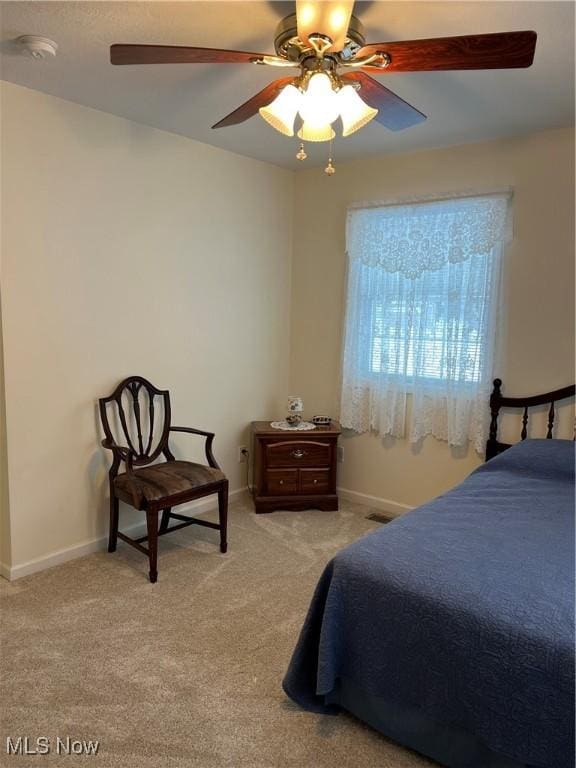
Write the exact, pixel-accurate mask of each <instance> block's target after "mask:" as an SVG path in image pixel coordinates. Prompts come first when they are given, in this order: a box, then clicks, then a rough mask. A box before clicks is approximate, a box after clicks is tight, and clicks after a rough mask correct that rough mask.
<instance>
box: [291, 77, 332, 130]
mask: <svg viewBox="0 0 576 768" xmlns="http://www.w3.org/2000/svg"><path fill="white" fill-rule="evenodd" d="M299 112H300V117H301V118H302V120H304V122H305V123H309V124H310V125H326V123H333V122H334V121H335V120H337V119H338V116H339V114H340V105H339V104H338V97H337V95H336V93H335V91H334V89H333V88H332V80H331V79H330V78H329V77H328V75H327V74H326V73H325V72H316V74H314V75H312V77H311V78H310V81H309V82H308V87H307V88H306V91H305V93H304V95H303V97H302V102H301V104H300V109H299Z"/></svg>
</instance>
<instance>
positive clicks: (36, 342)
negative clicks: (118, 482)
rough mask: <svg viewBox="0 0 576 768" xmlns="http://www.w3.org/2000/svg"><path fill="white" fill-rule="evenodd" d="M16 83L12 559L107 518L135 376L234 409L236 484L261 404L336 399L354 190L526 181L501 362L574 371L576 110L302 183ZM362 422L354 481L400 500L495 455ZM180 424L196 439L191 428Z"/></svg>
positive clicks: (368, 491)
mask: <svg viewBox="0 0 576 768" xmlns="http://www.w3.org/2000/svg"><path fill="white" fill-rule="evenodd" d="M1 98H2V104H1V106H2V122H1V128H2V193H3V199H2V263H1V267H0V278H1V300H2V305H3V306H2V311H3V333H4V360H5V371H4V373H5V379H6V381H5V391H6V422H7V435H8V442H9V445H10V455H9V459H8V465H6V450H5V449H6V446H5V440H4V430H3V415H4V414H3V411H2V407H1V406H2V403H1V402H0V513H1V514H0V523H2V534H4V535H3V536H2V544H1V545H0V562H1V563H4V565H9V564H10V544H11V556H12V566H13V567H14V568H15V569H16V570H17V571H18V569H20V571H22V567H23V566H24V567H26V564H27V563H30V562H31V561H34V560H37V559H38V560H41V559H42V558H45V557H47V556H50V555H53V554H54V553H55V552H58V551H61V550H66V549H68V548H71V549H74V548H76V547H78V546H80V545H83V544H85V543H87V542H94V541H95V540H97V539H98V538H99V537H101V536H102V535H103V534H104V533H105V530H106V527H107V520H106V518H107V506H106V471H107V460H106V457H105V456H104V453H103V451H102V450H101V449H100V448H99V447H98V444H97V442H96V438H97V437H99V436H100V433H99V423H98V417H97V411H96V400H97V397H98V396H100V395H102V394H104V393H107V392H109V391H110V390H111V388H112V387H113V386H114V385H115V383H116V382H117V381H118V380H119V379H120V378H121V377H123V376H126V375H129V374H131V373H134V372H139V373H141V374H143V375H145V376H147V377H148V378H150V379H151V380H153V381H154V382H156V383H158V385H160V386H162V387H168V388H170V389H171V391H172V395H173V413H174V421H175V422H179V423H181V424H188V425H196V426H200V427H205V428H209V429H213V430H214V431H216V433H217V439H216V445H215V448H216V453H217V456H218V458H219V459H220V460H221V463H222V464H223V467H224V469H225V470H226V472H227V473H228V475H229V477H230V480H231V488H232V489H238V488H241V487H243V486H244V485H245V479H244V474H243V471H244V465H239V464H238V462H237V449H238V446H239V445H240V444H247V443H248V435H247V423H248V422H249V421H250V420H251V419H254V418H266V417H271V416H275V415H278V414H279V413H282V412H283V408H284V398H285V397H286V394H287V391H288V387H287V384H288V382H290V386H289V388H290V390H291V392H294V393H296V394H300V395H302V396H303V397H304V400H305V405H306V412H307V413H308V414H311V413H313V412H328V413H330V414H337V412H338V395H339V367H340V344H341V331H342V318H343V297H344V289H345V266H346V265H345V257H344V247H345V243H344V233H345V216H346V207H347V205H348V204H349V203H350V202H352V201H358V200H391V199H394V198H403V197H409V196H418V195H430V194H431V195H434V194H439V195H441V194H446V193H451V192H456V193H457V192H460V191H471V190H478V191H483V190H490V189H493V188H501V187H504V186H512V187H514V190H515V203H514V214H515V241H514V244H513V246H512V247H511V248H510V250H509V252H508V255H507V262H506V291H505V301H504V306H505V308H506V312H505V323H504V324H503V326H502V336H503V341H504V345H505V356H504V360H503V362H502V364H501V365H500V366H499V368H498V372H499V373H500V374H501V375H502V377H503V379H504V381H505V384H506V388H507V391H508V392H513V393H517V394H522V393H532V392H534V391H538V390H545V389H551V388H554V387H557V386H562V385H564V384H566V383H568V382H571V381H572V379H573V372H574V358H573V304H574V294H573V284H574V281H573V257H572V253H573V239H574V224H573V205H574V192H573V172H574V168H573V138H572V132H571V131H570V130H558V131H550V132H546V133H542V134H539V135H534V136H530V137H526V138H521V139H515V140H508V141H499V142H492V143H486V144H478V145H468V146H462V147H453V148H449V149H443V150H435V151H427V152H420V153H414V154H410V155H396V156H383V157H380V158H375V159H370V160H367V161H364V162H361V163H359V162H357V163H354V164H350V165H343V166H339V167H338V169H337V173H336V175H335V176H334V177H333V178H327V177H326V176H325V175H324V174H323V173H322V171H321V169H318V168H315V169H310V170H307V171H303V172H300V173H298V174H297V175H296V178H295V181H296V184H295V185H294V175H293V174H291V173H290V172H287V171H282V170H279V169H277V168H274V167H271V166H268V165H266V164H263V163H259V162H256V161H253V160H249V159H246V158H242V157H239V156H237V155H234V154H231V153H227V152H224V151H222V150H218V149H215V148H213V147H209V146H206V145H202V144H199V143H197V142H194V141H190V140H188V139H185V138H182V137H178V136H175V135H172V134H168V133H164V132H161V131H157V130H153V129H150V128H146V127H144V126H141V125H138V124H135V123H131V122H129V121H126V120H123V119H121V118H117V117H114V116H112V115H108V114H104V113H101V112H97V111H95V110H91V109H87V108H85V107H81V106H78V105H76V104H73V103H70V102H66V101H62V100H59V99H55V98H53V97H50V96H46V95H43V94H40V93H38V92H34V91H30V90H27V89H24V88H21V87H18V86H14V85H10V84H3V85H2V91H1ZM293 212H294V226H293V222H292V213H293ZM291 281H292V295H291V296H290V284H291ZM1 374H2V368H1V366H0V376H1ZM0 383H1V382H0ZM569 421H570V420H566V422H565V425H564V426H563V430H564V431H563V432H562V434H565V435H566V436H568V435H569V434H570V428H571V424H570V426H567V425H568V423H569ZM342 444H343V446H344V463H343V464H342V465H341V468H340V469H341V472H340V485H341V486H343V487H344V488H347V489H350V490H352V491H355V492H357V493H360V494H365V495H368V496H374V497H377V498H380V499H385V500H389V501H391V502H394V504H400V505H402V504H404V505H415V504H418V503H420V502H422V501H425V500H426V499H429V498H430V497H432V496H434V495H436V494H438V493H440V492H442V491H443V490H445V489H447V488H449V487H450V486H452V485H454V484H455V483H457V482H458V481H459V480H460V479H462V477H464V476H465V475H466V474H467V473H468V472H469V471H470V470H471V469H472V468H474V467H475V466H477V464H478V463H479V459H478V457H477V456H476V455H474V454H473V452H467V453H465V454H464V455H456V454H454V453H453V452H451V451H450V450H449V449H448V447H447V446H446V445H445V444H444V443H441V442H438V441H436V440H434V439H433V438H427V439H426V440H425V441H424V443H423V445H422V446H421V447H420V448H418V449H415V448H413V447H411V446H410V445H409V444H408V443H407V441H405V440H385V441H383V440H382V439H381V438H379V437H377V436H374V435H360V436H346V437H345V438H344V439H343V441H342ZM176 445H177V450H178V452H179V453H180V454H181V455H184V454H186V455H190V451H191V450H192V442H191V440H190V439H186V438H184V439H182V440H180V441H179V442H178V443H177V444H176ZM192 455H193V456H197V457H198V458H200V456H201V453H200V452H199V446H198V450H194V452H193V453H192ZM6 479H8V480H9V485H10V513H11V518H9V515H8V485H7V483H6ZM394 504H392V507H394ZM133 519H134V518H133V517H129V516H128V519H127V522H131V521H133ZM10 528H11V530H10ZM10 534H11V538H10Z"/></svg>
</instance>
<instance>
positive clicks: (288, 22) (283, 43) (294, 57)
mask: <svg viewBox="0 0 576 768" xmlns="http://www.w3.org/2000/svg"><path fill="white" fill-rule="evenodd" d="M365 42H366V39H365V37H364V27H363V26H362V23H361V22H360V19H358V18H357V17H356V16H352V17H351V18H350V26H349V27H348V33H347V37H346V45H345V46H344V48H343V49H342V50H341V51H338V52H337V53H336V52H335V53H329V54H328V55H329V56H332V57H334V58H337V59H338V60H342V61H348V60H349V59H351V58H352V57H354V56H355V55H356V54H357V53H358V51H359V50H360V49H361V48H362V47H363V46H364V44H365ZM274 48H275V50H276V53H277V55H278V56H280V57H281V58H283V59H288V60H289V61H294V62H296V63H298V62H300V61H301V60H302V59H303V58H306V55H311V56H314V55H315V53H314V49H313V48H311V47H310V46H307V45H305V44H304V43H303V42H302V41H301V40H300V38H299V37H298V28H297V19H296V14H295V13H292V14H291V15H290V16H286V18H284V19H282V21H281V22H280V23H279V24H278V26H277V28H276V34H275V36H274Z"/></svg>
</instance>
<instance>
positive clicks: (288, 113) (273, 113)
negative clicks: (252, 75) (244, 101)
mask: <svg viewBox="0 0 576 768" xmlns="http://www.w3.org/2000/svg"><path fill="white" fill-rule="evenodd" d="M301 102H302V94H301V93H300V91H299V90H298V88H296V87H295V86H293V85H286V86H284V88H283V89H282V90H281V91H280V93H279V94H278V96H276V98H275V99H274V101H272V102H271V103H270V104H268V105H267V106H266V107H260V109H259V110H258V112H259V113H260V116H261V117H263V118H264V120H266V122H267V123H269V125H271V126H272V128H275V129H276V130H277V131H279V132H280V133H283V134H284V136H294V120H295V119H296V115H297V114H298V110H299V109H300V104H301Z"/></svg>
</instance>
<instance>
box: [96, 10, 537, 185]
mask: <svg viewBox="0 0 576 768" xmlns="http://www.w3.org/2000/svg"><path fill="white" fill-rule="evenodd" d="M353 6H354V0H336V1H335V2H326V1H324V0H322V1H319V0H297V2H296V13H295V14H291V15H290V16H287V17H286V18H285V19H283V20H282V21H281V22H280V24H279V25H278V27H277V29H276V34H275V38H274V48H275V51H276V54H275V55H270V54H262V53H249V52H246V51H229V50H221V49H218V48H191V47H187V46H172V45H137V44H136V45H134V44H124V43H121V44H115V45H112V46H111V47H110V60H111V62H112V64H259V65H262V66H269V67H278V68H284V67H286V68H288V67H293V68H296V69H298V70H299V73H298V74H297V75H296V76H291V77H281V78H279V79H277V80H274V81H272V82H271V83H269V84H268V85H267V86H266V87H265V88H263V89H262V90H261V91H260V92H259V93H257V94H256V95H255V96H252V98H251V99H249V100H248V101H246V102H244V104H242V105H240V106H239V107H238V108H237V109H235V110H234V111H233V112H231V113H230V114H229V115H227V116H226V117H224V118H222V120H220V121H218V122H217V123H216V124H215V125H213V126H212V128H223V127H224V126H229V125H236V124H238V123H242V122H244V121H245V120H248V119H249V118H250V117H252V116H253V115H255V114H256V113H258V112H259V113H260V115H261V116H262V117H263V118H264V119H265V120H266V121H267V122H268V123H270V125H272V126H273V127H274V128H276V130H278V131H280V132H281V133H283V134H285V135H287V136H293V135H294V124H295V121H296V118H297V116H298V115H299V116H300V118H301V121H302V122H301V125H300V127H299V129H298V131H297V135H298V137H299V138H300V139H301V140H302V142H304V141H332V139H333V138H334V136H335V132H334V128H333V123H335V122H336V120H337V119H338V118H340V119H341V121H342V134H343V136H349V135H350V134H351V133H354V132H355V131H357V130H358V129H359V128H361V127H362V126H364V125H366V123H368V122H369V121H370V120H372V119H375V120H376V121H377V122H379V123H380V124H381V125H383V126H384V127H386V128H388V129H390V130H392V131H400V130H403V129H404V128H409V127H410V126H413V125H416V124H418V123H421V122H422V121H424V120H426V116H425V115H424V114H422V112H420V111H419V110H418V109H416V108H415V107H413V106H411V105H410V104H408V103H407V102H406V101H404V99H401V98H400V97H399V96H397V95H396V94H395V93H393V92H392V91H391V90H389V89H388V88H386V87H385V86H384V85H382V84H381V83H379V82H378V81H377V80H375V79H374V78H373V77H371V76H370V74H368V73H371V74H380V75H382V74H388V73H389V72H423V71H438V70H463V69H509V68H518V67H529V66H530V65H531V64H532V61H533V59H534V50H535V47H536V32H532V31H523V32H497V33H491V34H482V35H465V36H460V37H438V38H432V39H429V40H407V41H403V42H389V43H368V44H367V43H366V40H365V37H364V30H363V27H362V24H361V22H360V21H359V19H358V18H356V16H353V15H352V9H353ZM297 157H298V159H305V157H306V152H305V150H304V144H303V143H301V144H300V150H299V152H298V154H297ZM326 172H327V173H328V174H330V175H331V174H332V173H334V168H333V165H332V160H331V159H330V160H329V163H328V167H327V168H326Z"/></svg>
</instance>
